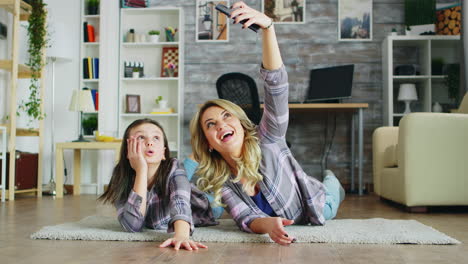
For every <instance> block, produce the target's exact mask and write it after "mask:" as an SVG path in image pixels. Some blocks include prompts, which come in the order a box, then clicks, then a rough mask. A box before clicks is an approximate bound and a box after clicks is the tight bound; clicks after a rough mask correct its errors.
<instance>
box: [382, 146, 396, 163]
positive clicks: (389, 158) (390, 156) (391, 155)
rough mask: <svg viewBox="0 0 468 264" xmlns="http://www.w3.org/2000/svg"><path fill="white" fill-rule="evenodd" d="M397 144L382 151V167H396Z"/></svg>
mask: <svg viewBox="0 0 468 264" xmlns="http://www.w3.org/2000/svg"><path fill="white" fill-rule="evenodd" d="M397 149H398V144H396V145H390V146H388V147H387V148H386V149H385V151H384V159H383V162H384V164H383V166H384V167H385V168H393V167H398V155H397Z"/></svg>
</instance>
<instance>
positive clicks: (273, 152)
mask: <svg viewBox="0 0 468 264" xmlns="http://www.w3.org/2000/svg"><path fill="white" fill-rule="evenodd" d="M260 73H261V75H262V78H263V79H264V81H265V109H264V112H263V117H262V120H261V122H260V124H259V126H258V136H259V140H260V148H261V151H262V160H261V163H260V174H262V175H263V180H262V181H260V182H259V183H258V185H259V187H260V191H261V192H262V193H263V195H264V196H265V198H266V199H267V201H268V202H269V203H270V205H271V207H272V209H273V210H274V211H275V213H276V215H278V216H279V217H283V218H287V219H293V220H294V223H295V224H308V223H310V224H314V225H322V224H324V222H325V218H324V216H323V207H324V204H325V188H324V186H323V184H322V183H321V182H320V181H318V180H316V179H315V178H313V177H309V176H307V175H306V174H305V172H304V171H303V170H302V168H301V166H300V165H299V164H298V163H297V161H296V159H294V157H293V156H292V153H291V151H290V150H289V148H288V147H287V145H286V138H285V135H286V130H287V128H288V121H289V108H288V86H289V85H288V75H287V72H286V69H285V67H284V65H283V66H281V68H279V69H277V70H273V71H269V70H266V69H263V68H262V69H261V71H260ZM232 177H234V176H232ZM222 200H223V203H225V204H226V205H227V210H228V212H229V213H230V214H231V216H232V217H233V218H234V220H235V222H236V223H237V225H238V226H239V228H240V229H242V230H243V231H246V232H252V230H251V229H250V227H249V226H250V223H251V222H252V221H253V220H254V219H256V218H260V217H269V216H268V215H266V214H265V213H263V212H262V210H260V209H259V208H258V207H257V205H256V204H255V203H254V201H253V200H252V199H251V198H250V197H249V196H248V195H247V194H246V193H245V192H244V191H243V190H242V185H241V184H240V183H233V182H232V181H227V182H226V183H225V184H224V186H223V189H222Z"/></svg>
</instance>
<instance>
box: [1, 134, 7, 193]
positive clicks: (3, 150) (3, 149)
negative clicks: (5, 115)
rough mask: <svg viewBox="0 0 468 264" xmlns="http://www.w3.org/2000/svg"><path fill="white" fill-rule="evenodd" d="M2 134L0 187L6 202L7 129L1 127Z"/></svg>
mask: <svg viewBox="0 0 468 264" xmlns="http://www.w3.org/2000/svg"><path fill="white" fill-rule="evenodd" d="M0 132H1V133H2V145H1V150H0V160H1V162H2V170H1V171H0V179H1V181H2V185H0V190H1V192H2V193H1V194H2V202H5V194H6V182H5V180H6V144H7V137H6V133H7V127H6V126H0Z"/></svg>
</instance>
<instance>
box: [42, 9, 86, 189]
mask: <svg viewBox="0 0 468 264" xmlns="http://www.w3.org/2000/svg"><path fill="white" fill-rule="evenodd" d="M45 2H46V3H47V10H48V18H47V19H48V32H49V37H50V44H51V47H50V48H48V50H47V51H46V56H51V55H54V56H59V57H62V58H65V59H60V58H59V59H58V60H57V61H56V63H55V80H52V64H51V63H50V59H49V60H48V61H49V63H48V65H47V66H46V70H47V75H46V82H45V83H46V96H45V97H46V98H45V107H46V113H47V116H46V119H45V140H44V152H45V153H44V159H43V162H44V183H47V182H48V180H49V179H50V176H51V167H52V165H53V164H54V163H53V162H52V161H55V158H54V157H53V156H51V150H52V143H51V139H52V132H53V133H54V142H64V141H71V140H73V139H76V138H77V137H78V117H79V115H78V114H77V113H76V112H71V111H68V104H69V102H70V98H71V95H72V92H73V90H76V89H78V88H79V47H80V45H79V44H80V43H79V41H80V11H79V10H80V1H76V0H75V1H61V0H46V1H45ZM53 81H54V82H55V85H54V87H55V88H54V94H55V96H54V97H55V98H54V102H52V86H53ZM52 103H53V107H52ZM52 108H53V110H54V112H53V114H52ZM52 118H53V119H54V120H53V124H52ZM67 154H68V155H67ZM65 156H66V161H65V164H66V166H67V170H68V174H69V175H70V173H71V172H72V170H71V164H72V158H71V153H66V155H65ZM67 182H68V183H70V182H72V181H70V179H68V180H67Z"/></svg>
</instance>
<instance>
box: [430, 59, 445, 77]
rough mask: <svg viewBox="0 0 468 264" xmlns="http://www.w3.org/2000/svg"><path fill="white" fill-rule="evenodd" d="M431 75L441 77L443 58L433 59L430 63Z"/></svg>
mask: <svg viewBox="0 0 468 264" xmlns="http://www.w3.org/2000/svg"><path fill="white" fill-rule="evenodd" d="M431 68H432V70H431V72H432V75H442V69H443V68H444V59H443V58H433V59H432V63H431Z"/></svg>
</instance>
